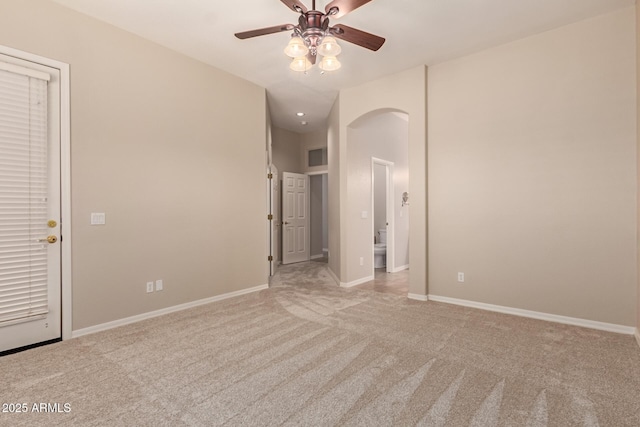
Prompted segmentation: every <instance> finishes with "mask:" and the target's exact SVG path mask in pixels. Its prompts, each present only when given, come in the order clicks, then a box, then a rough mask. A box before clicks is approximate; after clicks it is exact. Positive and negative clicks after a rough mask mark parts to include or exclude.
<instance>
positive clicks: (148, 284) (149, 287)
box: [147, 282, 153, 293]
mask: <svg viewBox="0 0 640 427" xmlns="http://www.w3.org/2000/svg"><path fill="white" fill-rule="evenodd" d="M149 292H153V282H147V293H149Z"/></svg>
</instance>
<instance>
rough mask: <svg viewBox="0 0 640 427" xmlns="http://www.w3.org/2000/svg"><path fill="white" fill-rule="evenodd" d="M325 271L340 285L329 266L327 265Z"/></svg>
mask: <svg viewBox="0 0 640 427" xmlns="http://www.w3.org/2000/svg"><path fill="white" fill-rule="evenodd" d="M327 272H328V273H329V276H331V278H332V279H333V280H334V281H335V282H336V285H338V286H340V279H338V276H336V273H334V272H333V270H332V269H331V268H330V267H327Z"/></svg>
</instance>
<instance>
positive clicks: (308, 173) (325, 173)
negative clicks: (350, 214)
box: [306, 147, 329, 255]
mask: <svg viewBox="0 0 640 427" xmlns="http://www.w3.org/2000/svg"><path fill="white" fill-rule="evenodd" d="M320 148H324V147H320ZM307 152H308V150H307ZM306 175H309V177H312V176H317V175H321V176H322V175H326V176H327V177H328V176H329V171H328V170H327V169H325V170H319V171H313V172H307V173H306ZM309 190H311V188H309ZM327 193H328V189H327ZM323 202H324V203H329V200H328V197H327V200H323ZM309 217H311V210H309ZM328 223H329V218H327V228H328V227H329V225H328ZM324 249H325V248H324V247H323V248H322V252H323V255H324ZM327 250H328V249H327ZM309 254H311V238H309Z"/></svg>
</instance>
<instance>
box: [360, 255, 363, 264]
mask: <svg viewBox="0 0 640 427" xmlns="http://www.w3.org/2000/svg"><path fill="white" fill-rule="evenodd" d="M360 265H364V258H362V257H360Z"/></svg>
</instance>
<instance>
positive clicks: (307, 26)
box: [298, 10, 329, 55]
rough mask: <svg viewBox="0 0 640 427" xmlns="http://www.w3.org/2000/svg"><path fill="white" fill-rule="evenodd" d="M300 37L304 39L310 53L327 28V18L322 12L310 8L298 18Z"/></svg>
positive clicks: (314, 49) (313, 53)
mask: <svg viewBox="0 0 640 427" xmlns="http://www.w3.org/2000/svg"><path fill="white" fill-rule="evenodd" d="M298 28H299V31H300V37H302V39H303V40H304V42H305V44H306V45H307V47H309V50H310V51H311V54H312V55H315V54H316V50H317V48H318V45H319V44H320V42H321V41H322V38H323V37H324V36H325V34H326V32H327V30H328V29H329V18H327V16H326V15H325V14H323V13H322V12H318V11H317V10H310V11H308V12H307V13H305V14H302V15H300V18H298Z"/></svg>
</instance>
